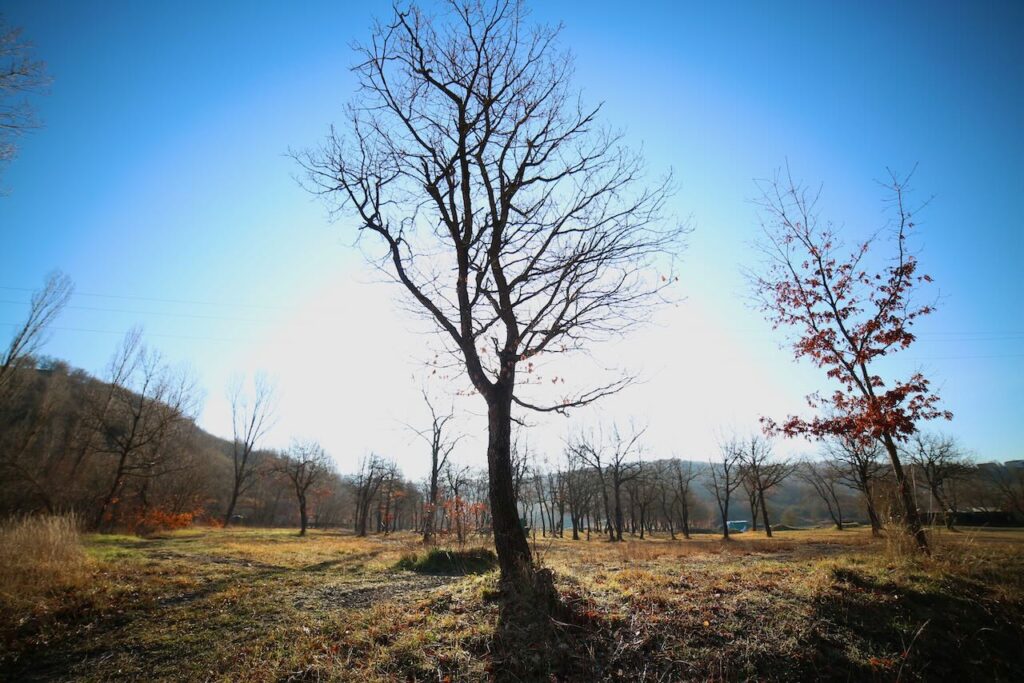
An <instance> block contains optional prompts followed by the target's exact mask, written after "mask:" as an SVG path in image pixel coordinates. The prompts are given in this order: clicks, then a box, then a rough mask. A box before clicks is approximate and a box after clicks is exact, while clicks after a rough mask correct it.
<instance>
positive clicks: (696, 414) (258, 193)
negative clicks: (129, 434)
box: [0, 1, 1024, 472]
mask: <svg viewBox="0 0 1024 683" xmlns="http://www.w3.org/2000/svg"><path fill="white" fill-rule="evenodd" d="M532 7H533V8H534V9H533V16H534V18H536V19H537V20H541V21H546V22H557V21H562V22H564V24H565V31H564V34H563V38H564V45H565V46H567V47H569V48H570V49H571V50H572V51H573V52H574V53H575V55H576V60H577V61H576V84H577V85H578V87H579V88H580V89H581V90H582V91H583V93H584V96H585V98H586V99H587V100H588V101H590V102H598V101H603V102H604V103H605V119H606V121H607V122H608V123H610V124H611V125H613V126H616V127H621V128H623V129H624V130H625V132H626V134H627V139H628V140H629V141H630V143H631V144H635V145H643V147H644V149H645V151H646V156H647V159H648V162H649V164H650V166H651V168H652V170H653V171H656V172H659V171H662V170H666V169H668V168H670V167H671V168H672V169H674V172H675V174H676V176H677V178H678V180H679V182H680V191H679V193H678V194H677V196H676V197H675V199H674V204H675V206H674V207H673V208H674V209H675V210H676V211H677V212H678V213H679V214H681V215H688V216H691V217H692V223H693V225H694V227H695V229H696V231H695V233H694V234H693V236H692V238H691V240H690V247H689V249H688V251H687V252H686V254H685V256H684V261H683V272H682V274H681V276H682V277H681V280H682V282H681V287H682V290H681V293H682V294H683V295H684V296H686V300H685V302H684V303H682V304H681V305H680V306H679V307H677V308H675V309H673V310H671V311H669V312H667V313H665V314H664V315H663V316H662V317H661V318H660V319H659V323H660V324H659V325H657V326H655V327H653V328H651V329H649V330H645V331H644V332H641V333H639V334H638V335H637V336H636V337H635V338H633V339H631V340H628V341H624V342H622V343H621V344H618V345H613V346H611V347H609V348H608V349H605V350H604V353H605V354H606V356H611V357H612V358H613V359H614V360H616V361H622V362H623V363H624V364H627V365H639V366H641V367H640V369H641V370H642V371H644V372H645V373H646V374H647V375H648V376H649V377H650V381H648V382H647V383H646V384H644V385H641V386H639V387H636V388H634V389H632V390H630V394H629V395H628V396H625V397H624V398H623V399H622V400H613V401H610V402H609V403H608V404H606V405H605V406H603V407H602V408H600V409H598V410H596V411H592V412H591V413H590V414H582V415H581V416H579V417H578V418H576V419H578V420H595V419H626V418H628V417H630V416H633V417H636V418H638V419H640V420H642V421H648V422H650V424H651V432H650V441H651V444H650V448H651V450H652V451H654V452H656V453H659V454H668V452H669V451H671V452H677V453H679V454H681V455H684V456H687V457H694V458H706V457H708V456H709V455H710V454H711V452H712V451H713V449H714V439H715V432H716V431H720V430H723V429H728V428H736V429H739V430H748V429H753V428H755V426H756V417H757V415H758V414H762V413H769V414H773V415H774V414H779V413H781V412H785V411H787V410H799V409H800V408H801V406H802V400H801V397H802V396H803V394H805V393H807V392H808V391H810V390H813V389H815V388H818V387H820V386H821V382H820V380H819V378H818V375H817V373H816V372H815V371H814V370H813V369H811V368H808V367H806V366H805V365H801V364H795V363H793V362H792V361H791V357H790V354H789V353H788V352H787V351H785V350H780V349H779V348H778V344H779V343H780V342H781V341H782V340H781V338H780V337H779V336H778V335H776V334H773V333H772V332H771V330H770V329H769V327H768V326H767V325H766V324H765V323H763V322H762V321H761V320H760V318H759V317H758V316H757V315H756V313H754V312H752V311H750V310H749V309H748V308H747V307H746V305H745V304H744V302H743V301H742V296H743V294H744V291H745V286H744V282H743V280H742V278H741V276H740V268H741V267H742V266H743V265H748V264H750V263H751V260H752V259H753V255H752V253H751V250H750V248H749V242H750V240H751V239H753V238H754V237H755V235H756V232H757V216H756V211H755V207H754V206H753V205H752V204H751V201H750V200H751V199H752V198H753V197H754V196H755V194H756V188H755V186H754V183H753V180H754V179H755V178H759V177H764V176H767V175H769V174H770V173H771V172H772V171H773V170H774V169H775V168H777V167H779V166H780V165H782V164H783V163H785V162H786V160H788V162H789V164H790V166H791V167H792V169H793V171H794V173H795V174H796V175H798V176H800V177H802V178H804V179H806V180H807V181H809V182H811V183H814V184H817V183H819V182H820V183H823V186H824V205H823V208H824V209H825V213H826V214H827V215H828V216H830V217H833V218H834V219H835V220H836V221H837V222H841V223H842V224H843V225H844V226H845V229H846V230H848V231H849V234H850V235H851V236H858V235H863V234H865V233H866V232H867V231H869V230H872V229H874V228H876V227H878V226H879V225H881V224H882V222H883V221H884V215H883V214H882V203H881V200H882V198H883V195H882V193H881V192H880V189H879V188H878V186H877V185H876V184H875V182H874V180H875V179H878V178H882V177H883V176H884V174H885V168H886V167H892V168H894V169H898V170H903V171H905V170H908V169H910V168H912V167H913V166H914V165H915V164H917V165H918V170H917V173H916V175H915V178H914V186H915V187H916V188H917V189H918V191H919V194H918V196H919V197H920V198H922V199H924V198H926V197H928V196H932V195H934V198H933V200H932V202H931V204H930V205H929V207H928V208H927V210H926V212H925V213H924V214H922V215H921V216H920V223H921V228H920V231H919V233H918V235H917V236H916V245H917V246H918V247H919V248H920V259H921V262H922V264H923V266H924V269H925V270H926V271H927V272H929V273H930V274H931V275H933V276H934V278H935V280H936V283H937V285H938V289H937V290H936V293H938V294H940V295H941V299H940V307H939V310H938V312H937V313H936V314H935V315H934V316H932V317H931V318H929V319H928V320H927V321H926V322H925V323H923V324H922V325H921V327H920V333H921V340H920V343H919V344H918V345H917V346H916V347H915V348H913V349H911V350H910V351H908V352H906V353H905V354H904V356H905V358H900V359H897V360H894V361H893V363H894V365H893V368H894V369H897V370H900V371H906V370H912V369H914V368H917V367H921V368H924V369H925V370H926V371H927V372H928V373H929V374H930V376H932V377H933V378H934V379H935V382H936V384H937V386H938V387H939V388H940V389H941V390H942V393H943V396H944V398H945V403H946V405H947V406H948V407H949V408H950V409H952V410H953V411H954V413H955V414H956V417H955V419H954V421H953V422H952V423H950V424H946V425H942V426H941V429H943V430H945V431H947V432H950V433H953V434H956V435H958V436H959V437H960V438H961V440H962V441H963V443H964V445H965V446H967V447H969V448H971V449H973V450H974V451H975V452H977V454H978V456H979V457H981V458H982V459H1006V458H1019V457H1021V441H1020V436H1021V425H1022V424H1024V408H1022V406H1024V401H1022V400H1021V396H1022V390H1024V304H1022V303H1021V302H1022V298H1024V286H1022V284H1021V282H1020V270H1021V264H1022V263H1024V229H1022V228H1024V226H1022V225H1021V220H1022V219H1021V216H1022V215H1024V200H1022V197H1024V134H1022V132H1021V122H1022V121H1024V47H1022V46H1024V5H1022V4H1021V3H996V2H986V3H967V2H964V3H924V2H922V3H909V2H907V3H871V2H865V3H822V2H799V3H789V2H778V3H736V4H729V5H726V4H725V3H682V2H665V3H621V2H592V3H587V4H585V5H584V4H581V3H571V2H544V3H540V2H535V3H532ZM388 11H389V5H388V4H387V3H380V2H362V3H335V2H322V3H321V2H308V3H284V2H277V3H271V2H267V3H243V2H237V3H230V2H224V3H198V2H195V3H160V2H147V3H127V2H126V3H121V2H104V3H96V4H94V5H93V6H89V5H87V4H86V3H78V2H66V3H65V2H45V1H34V2H17V1H16V2H13V3H6V4H5V7H4V10H3V12H4V15H5V17H6V20H7V22H8V23H9V24H12V25H16V26H21V27H23V29H24V31H25V35H26V37H27V38H29V39H30V40H31V41H32V42H33V43H34V44H35V46H36V52H37V55H38V56H39V57H40V58H42V59H44V60H45V61H46V62H47V63H48V65H49V71H50V73H51V75H52V77H53V84H52V87H51V88H50V93H49V94H48V95H46V96H44V97H41V98H37V99H36V100H35V103H36V106H37V111H38V113H39V116H40V118H41V119H42V120H43V121H44V123H45V128H43V129H42V130H40V131H38V132H36V133H34V134H32V135H31V136H27V137H25V138H23V140H22V141H21V151H20V154H19V157H18V158H17V159H16V160H15V161H14V162H13V164H11V165H10V166H9V167H8V168H6V169H4V171H3V174H2V176H0V183H2V185H3V188H4V190H5V191H6V194H5V195H4V196H2V197H0V231H2V235H3V244H4V252H5V255H6V256H7V258H5V259H4V263H5V266H4V268H3V270H2V271H0V287H4V289H0V300H2V302H3V303H0V323H13V322H16V321H17V320H19V319H20V318H21V317H22V315H23V312H24V309H25V306H24V302H26V301H27V300H28V296H29V294H28V291H26V290H28V289H31V288H34V287H36V286H38V284H39V283H40V282H41V281H42V279H43V277H44V275H45V273H46V272H47V271H49V270H51V269H53V268H55V267H59V268H61V269H63V270H65V271H66V272H67V273H69V274H70V275H71V276H72V278H73V279H74V280H75V282H76V285H77V292H78V294H76V296H75V299H74V301H73V302H72V306H73V307H72V308H70V309H69V310H68V311H67V312H66V313H65V315H64V316H63V317H62V319H61V320H60V321H59V322H58V324H57V329H56V330H55V332H54V335H53V337H52V340H51V342H50V344H49V345H48V347H47V351H48V352H49V353H51V354H53V355H55V356H59V357H63V358H66V359H68V360H69V361H71V362H72V363H73V364H75V365H79V366H81V367H84V368H86V369H87V370H90V371H92V372H96V373H100V372H101V371H102V368H103V365H104V362H105V361H106V359H107V357H108V356H109V355H110V353H111V352H112V350H113V348H114V346H115V345H116V343H117V341H118V337H119V335H121V334H123V333H124V331H125V330H126V329H127V328H128V327H129V326H130V325H132V324H134V323H140V324H142V325H144V328H145V331H146V335H147V337H148V338H149V340H150V342H151V343H152V344H153V345H154V346H157V347H158V348H160V349H161V350H162V351H163V352H164V353H165V354H166V355H167V357H168V358H169V359H171V360H173V361H175V362H182V363H187V364H189V365H191V366H192V367H193V368H194V370H195V371H196V373H197V374H198V375H199V377H200V379H201V382H202V384H203V385H204V386H205V388H206V392H207V398H206V401H205V403H204V412H203V413H202V415H201V419H200V421H201V424H203V425H204V426H206V427H207V428H209V429H211V430H212V431H215V432H217V433H221V434H225V433H227V432H228V429H229V427H228V423H227V422H226V404H225V400H224V384H225V382H226V380H227V377H228V375H229V374H230V373H231V372H235V371H242V372H252V371H255V370H257V369H266V370H267V371H269V372H270V373H271V374H273V375H275V376H277V377H278V382H279V386H280V389H281V394H282V399H281V409H280V410H279V418H278V422H277V427H276V428H275V432H274V434H273V435H272V439H273V440H276V442H277V443H279V444H282V445H283V444H284V443H286V442H287V439H288V437H289V436H291V435H298V434H304V435H309V436H314V437H317V436H318V437H320V438H321V439H322V440H323V441H324V443H325V445H326V446H327V447H328V449H329V450H331V451H332V452H334V453H335V456H336V457H337V458H338V460H339V462H340V463H341V464H342V466H343V468H348V467H349V463H351V462H352V461H354V458H355V457H358V455H360V454H362V453H364V452H366V451H368V450H371V449H376V450H383V451H386V452H389V453H391V454H393V455H395V457H398V458H399V460H400V462H403V464H404V465H406V467H407V469H408V470H411V471H412V472H416V471H418V470H419V469H420V468H421V459H420V458H419V456H417V455H416V454H415V453H413V452H412V451H410V448H411V446H410V444H411V443H412V442H411V441H410V440H409V439H408V435H407V433H405V432H404V431H403V428H402V427H401V423H402V422H409V421H415V420H417V419H420V418H421V417H422V415H421V413H422V411H421V410H420V409H419V406H418V403H417V402H416V393H415V392H416V390H415V387H416V386H417V381H418V380H417V379H416V375H417V373H420V372H421V371H422V366H421V365H420V363H419V361H420V360H421V359H422V357H424V355H425V354H426V350H427V349H428V347H429V345H430V342H429V338H428V337H427V336H425V335H418V334H410V332H416V331H418V330H417V328H416V323H413V322H410V321H407V320H405V319H404V318H403V317H402V315H401V314H400V313H399V312H398V311H397V310H396V309H395V307H394V305H393V303H394V295H395V294H396V293H395V292H394V291H392V290H391V289H390V288H389V287H386V286H384V285H380V284H377V283H375V282H373V280H374V276H373V275H372V273H370V272H369V271H368V270H367V268H366V266H365V265H364V260H363V258H362V256H361V255H360V253H359V252H358V250H356V249H353V248H351V243H352V240H353V236H354V232H353V230H352V223H351V221H346V220H341V221H339V222H338V223H335V224H330V223H328V221H327V220H326V216H325V212H324V210H323V207H322V206H321V205H320V204H318V203H317V202H316V201H315V200H313V199H312V198H311V197H309V195H307V194H306V193H305V192H304V191H303V190H302V189H301V188H300V187H299V186H298V184H297V183H296V182H295V180H294V176H295V175H296V174H297V172H298V169H297V168H296V167H295V164H294V163H293V162H292V161H291V160H290V159H289V158H287V156H286V152H287V151H288V150H289V148H304V147H308V146H311V145H315V144H316V143H317V141H318V140H319V139H320V138H321V137H322V136H323V134H324V132H325V131H326V128H327V126H328V125H329V124H330V123H331V122H332V121H339V120H340V118H341V116H340V113H341V108H342V106H343V104H344V103H345V101H346V100H347V99H349V97H350V96H351V95H352V93H353V80H352V77H351V74H350V73H349V72H348V66H349V65H351V63H352V62H353V59H354V57H353V54H352V52H351V50H350V48H349V46H350V44H351V42H352V41H354V40H358V39H360V38H363V37H365V36H366V35H367V34H368V27H369V25H370V22H371V20H372V18H373V17H374V16H380V17H384V16H386V15H387V13H388ZM370 327H373V328H375V329H377V330H378V332H377V333H375V334H374V335H367V333H366V330H367V329H368V328H370ZM2 331H3V330H0V332H2ZM396 359H397V360H396ZM709 368H710V370H709ZM470 412H471V409H470ZM467 419H468V420H469V422H467V428H475V427H473V426H472V424H473V423H472V418H471V417H470V418H467ZM477 426H478V425H477ZM570 426H571V425H570V424H568V423H566V422H565V421H564V420H555V421H544V422H542V423H540V424H539V427H538V433H544V434H547V435H548V436H547V441H545V440H544V437H543V436H541V437H538V438H539V441H540V443H541V444H545V443H546V444H547V446H545V447H546V448H552V449H553V448H557V441H558V439H559V438H561V435H564V433H565V431H566V429H567V428H570ZM807 448H810V447H809V446H807V445H806V444H787V445H785V446H780V449H807ZM477 450H480V449H477V448H476V447H475V445H474V443H473V441H468V442H467V445H466V448H465V453H464V455H463V457H464V458H465V459H466V460H467V461H471V462H479V459H478V458H479V455H480V454H478V453H477V452H476V451H477ZM552 455H554V453H552Z"/></svg>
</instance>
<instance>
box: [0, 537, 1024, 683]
mask: <svg viewBox="0 0 1024 683" xmlns="http://www.w3.org/2000/svg"><path fill="white" fill-rule="evenodd" d="M476 540H483V539H476ZM933 545H934V547H935V552H934V554H933V556H932V557H931V558H928V559H920V558H917V557H916V556H907V557H903V556H897V555H894V554H893V553H891V552H890V550H889V549H888V545H887V542H886V541H885V540H884V539H882V540H877V539H872V538H871V536H870V533H869V532H868V530H867V529H863V530H852V531H847V532H833V531H826V530H819V531H786V532H782V533H778V534H776V536H775V538H772V539H768V538H765V537H764V535H763V534H751V533H748V534H741V535H737V536H736V538H735V539H734V540H733V541H730V542H728V543H724V542H722V541H721V540H720V539H718V538H716V537H713V536H697V537H695V538H694V539H692V540H682V539H680V540H677V541H672V540H669V539H668V538H664V537H661V536H657V537H655V538H649V539H646V540H644V541H639V540H638V539H629V540H627V541H626V542H625V543H621V544H619V543H608V542H607V541H605V540H603V539H598V538H596V537H595V538H594V540H592V541H590V542H587V541H577V542H574V541H571V540H569V539H564V540H563V539H538V540H537V541H536V543H535V546H534V547H535V550H536V551H537V555H538V556H539V557H540V558H541V559H542V562H543V564H544V565H545V566H546V567H548V568H550V569H552V570H553V571H554V572H555V587H556V588H557V590H558V593H559V596H560V600H561V609H560V611H558V612H557V613H555V614H554V615H552V614H551V613H548V612H546V611H544V610H541V609H538V608H537V606H536V605H534V604H531V603H530V601H525V602H523V601H519V602H517V601H514V600H510V599H508V598H507V597H506V596H503V595H501V594H500V593H499V592H498V591H497V588H498V586H497V577H496V574H495V573H494V572H489V573H485V574H480V575H470V576H453V575H423V574H418V573H415V572H411V571H401V570H399V569H396V567H395V565H396V563H398V562H399V560H400V558H402V557H403V556H407V555H408V554H409V553H414V552H419V553H421V554H422V546H421V545H420V544H419V540H418V538H417V537H416V536H414V535H412V534H397V535H393V536H389V537H370V538H356V537H354V536H352V535H350V534H347V533H339V532H333V531H332V532H325V531H317V530H313V531H312V532H311V533H310V535H309V536H307V537H305V538H299V537H298V536H297V535H296V534H295V533H294V531H291V530H267V529H251V530H250V529H229V530H215V529H203V530H191V531H178V532H172V533H168V534H165V535H164V536H162V537H159V538H152V539H138V538H134V537H128V536H87V537H86V538H85V546H86V553H87V555H88V557H90V558H91V562H92V568H93V571H92V575H93V579H94V580H92V581H89V582H87V584H86V585H82V586H78V587H76V588H74V589H72V590H65V591H64V592H62V593H61V592H58V593H57V594H56V597H54V598H51V601H52V602H51V605H52V606H54V609H53V610H51V611H50V612H49V613H47V614H40V613H39V612H38V611H37V612H36V613H35V616H34V617H32V618H28V619H26V618H25V613H24V611H21V612H18V611H17V610H8V609H7V606H6V605H5V606H4V607H5V609H4V611H5V612H8V613H9V616H10V617H11V618H10V619H0V679H3V680H19V681H21V680H43V679H46V680H52V679H59V680H86V681H89V680H97V681H98V680H110V679H114V678H118V679H136V680H224V681H227V680H232V681H234V680H246V681H250V680H251V681H286V680H341V681H346V680H353V681H360V682H361V683H363V682H367V681H391V680H433V681H438V680H446V679H447V680H452V681H475V680H490V679H497V680H557V681H567V680H631V681H632V680H651V681H655V680H745V679H751V678H754V679H759V680H805V679H825V680H895V679H897V678H899V679H901V680H934V679H943V678H945V679H947V680H967V679H974V680H978V679H984V680H1020V679H1021V677H1022V675H1024V654H1022V651H1024V630H1022V626H1021V624H1022V623H1024V532H1022V531H1020V530H1015V531H1004V532H999V531H989V530H983V531H964V532H960V533H948V532H945V531H937V532H934V533H933Z"/></svg>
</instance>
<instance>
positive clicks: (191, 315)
mask: <svg viewBox="0 0 1024 683" xmlns="http://www.w3.org/2000/svg"><path fill="white" fill-rule="evenodd" d="M0 304H17V305H20V306H29V305H30V304H29V302H27V301H12V300H10V299H0ZM65 308H70V309H73V310H76V311H97V312H102V313H130V314H132V315H163V316H169V317H172V318H198V319H201V320H226V321H232V322H246V323H267V322H271V321H269V320H259V319H257V318H236V317H233V316H224V315H204V314H202V313H172V312H170V311H134V310H129V309H125V308H103V307H100V306H76V305H73V304H68V305H67V306H66V307H65Z"/></svg>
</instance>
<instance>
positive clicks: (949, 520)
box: [904, 432, 974, 531]
mask: <svg viewBox="0 0 1024 683" xmlns="http://www.w3.org/2000/svg"><path fill="white" fill-rule="evenodd" d="M904 453H905V454H906V456H907V458H908V459H909V461H910V463H911V465H913V466H914V467H916V468H917V469H918V471H920V472H921V474H922V475H923V476H924V481H925V483H926V485H927V486H928V491H929V493H930V494H931V496H932V498H934V499H935V502H936V503H938V505H939V509H940V510H941V511H942V520H943V522H944V523H945V525H946V528H947V529H949V530H950V531H953V524H954V522H955V520H956V512H957V504H956V492H955V486H956V482H957V481H958V480H961V479H964V478H966V477H967V475H969V474H970V473H971V472H972V471H973V469H974V468H973V466H972V464H971V462H970V460H968V459H967V457H966V455H965V454H964V453H963V451H962V450H961V448H960V447H959V446H958V445H957V443H956V440H955V439H953V438H952V437H949V436H940V435H937V434H922V433H921V432H918V433H916V434H914V435H913V436H911V437H910V440H909V443H908V444H907V445H906V446H905V447H904Z"/></svg>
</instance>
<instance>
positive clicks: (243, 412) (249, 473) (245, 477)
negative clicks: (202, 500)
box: [224, 373, 275, 526]
mask: <svg viewBox="0 0 1024 683" xmlns="http://www.w3.org/2000/svg"><path fill="white" fill-rule="evenodd" d="M274 394H275V391H274V385H273V384H272V383H271V382H270V379H269V378H268V377H267V376H266V375H264V374H262V373H258V374H257V375H256V376H255V378H254V379H253V387H252V393H251V394H249V393H247V392H246V390H245V386H244V381H243V378H242V377H240V376H239V377H235V378H233V379H232V381H231V383H230V384H229V386H228V400H229V401H230V402H231V425H232V429H233V432H234V439H233V441H232V448H231V462H232V465H233V470H232V473H233V476H232V478H231V498H230V500H229V502H228V508H227V512H225V513H224V526H228V525H229V524H231V518H232V517H233V516H234V514H235V507H236V506H237V505H238V500H239V498H240V497H241V496H243V495H245V492H246V491H247V490H248V489H249V487H251V486H252V484H253V480H254V479H255V477H256V473H257V469H256V467H255V465H256V462H255V461H256V446H257V445H258V444H259V442H260V440H261V439H262V438H263V437H264V436H265V435H266V433H267V430H268V429H270V427H271V423H272V422H273V416H274V409H275V405H274V404H275V396H274Z"/></svg>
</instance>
